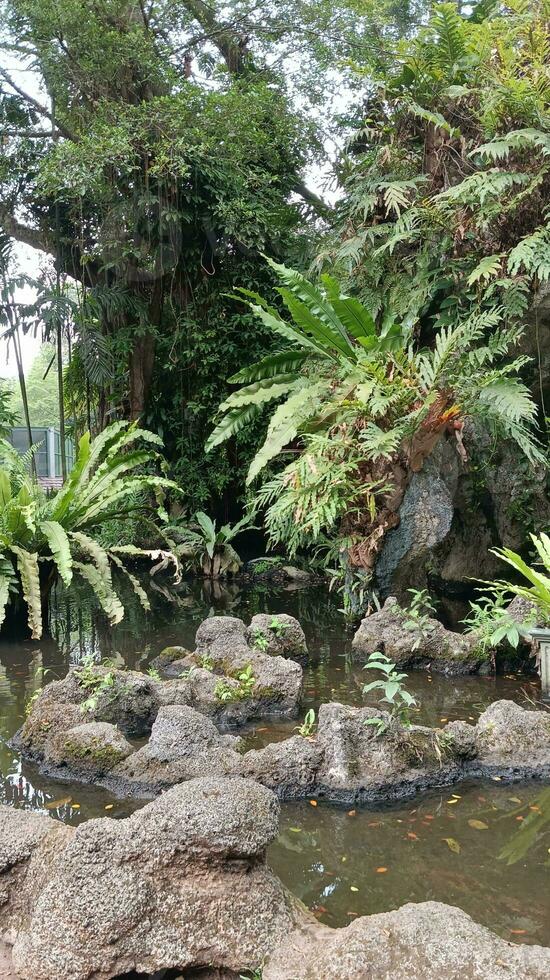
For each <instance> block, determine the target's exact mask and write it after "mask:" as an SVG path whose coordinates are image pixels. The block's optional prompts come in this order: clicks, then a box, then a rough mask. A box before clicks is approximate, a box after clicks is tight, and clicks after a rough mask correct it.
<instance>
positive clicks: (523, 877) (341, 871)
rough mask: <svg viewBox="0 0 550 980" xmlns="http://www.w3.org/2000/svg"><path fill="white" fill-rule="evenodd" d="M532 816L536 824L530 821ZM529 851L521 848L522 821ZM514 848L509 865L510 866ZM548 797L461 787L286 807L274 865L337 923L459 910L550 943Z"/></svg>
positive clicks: (524, 790)
mask: <svg viewBox="0 0 550 980" xmlns="http://www.w3.org/2000/svg"><path fill="white" fill-rule="evenodd" d="M533 818H534V820H533ZM530 820H533V823H532V826H533V827H534V826H535V823H536V821H539V823H538V825H537V829H536V830H533V833H532V835H530V840H529V844H528V846H527V847H526V848H525V849H524V850H521V849H518V847H517V844H518V841H519V840H520V839H521V838H522V835H523V834H524V830H523V824H525V825H526V826H527V825H528V823H529V821H530ZM512 842H513V847H514V848H515V850H514V857H515V860H514V862H513V864H509V865H507V864H506V854H509V853H510V850H511V844H512ZM549 848H550V790H548V789H546V790H543V791H541V789H540V787H538V788H537V787H536V786H534V785H533V784H532V783H530V784H529V785H527V786H525V785H518V784H515V785H513V786H499V785H498V782H490V783H488V784H483V785H481V784H478V783H470V784H462V785H460V786H459V787H457V792H456V793H454V792H453V793H450V792H449V791H448V790H446V791H442V792H431V793H429V794H426V795H422V797H421V798H419V799H418V800H417V801H415V802H414V803H411V802H408V803H407V804H406V806H397V807H391V808H390V807H386V808H381V809H377V810H365V809H360V808H356V809H353V810H350V811H348V812H346V811H342V810H337V809H336V808H331V807H328V806H323V807H321V806H311V805H310V804H309V803H301V804H292V805H288V806H285V807H284V809H283V813H282V817H281V833H280V835H279V838H278V840H277V841H276V843H275V844H273V845H272V846H271V848H270V850H269V854H268V859H269V862H270V864H271V866H272V867H273V869H274V870H275V871H276V872H277V874H278V875H280V877H281V878H282V879H283V881H284V883H285V884H286V885H288V886H289V887H290V888H292V890H293V892H294V893H295V894H297V895H298V897H299V898H301V899H302V901H303V902H305V904H306V905H308V906H309V907H310V908H312V909H313V910H314V912H315V914H316V915H317V917H318V918H319V919H321V920H322V921H323V922H326V923H327V924H329V925H331V926H342V925H346V924H347V923H348V922H350V921H351V920H352V919H353V918H354V917H355V916H357V915H367V914H371V913H373V912H387V911H390V910H391V909H395V908H398V907H399V906H400V905H403V904H405V903H406V902H425V901H438V902H446V903H448V904H451V905H458V906H459V907H460V908H462V909H464V911H466V912H468V913H469V914H470V915H471V916H472V917H473V918H474V919H475V920H476V921H477V922H481V923H482V924H484V925H487V926H489V927H490V928H492V929H493V930H495V931H496V932H498V933H499V934H500V935H501V936H503V937H504V938H505V939H509V940H512V941H514V942H528V943H540V944H542V945H547V944H548V943H549V941H550V873H549V870H550V854H549Z"/></svg>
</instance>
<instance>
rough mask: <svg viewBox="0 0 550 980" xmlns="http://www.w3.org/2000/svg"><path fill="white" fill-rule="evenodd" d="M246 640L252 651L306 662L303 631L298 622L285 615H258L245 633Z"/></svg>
mask: <svg viewBox="0 0 550 980" xmlns="http://www.w3.org/2000/svg"><path fill="white" fill-rule="evenodd" d="M246 638H247V641H248V645H249V646H250V647H251V649H252V650H259V651H260V652H261V653H268V654H270V656H275V657H288V658H289V659H290V660H298V661H303V660H307V655H308V654H307V643H306V638H305V635H304V631H303V629H302V627H301V626H300V624H299V622H298V620H297V619H294V616H287V615H286V613H281V614H280V615H278V616H268V615H267V614H266V613H260V614H259V615H257V616H254V617H253V618H252V621H251V623H250V626H249V627H248V630H247V631H246Z"/></svg>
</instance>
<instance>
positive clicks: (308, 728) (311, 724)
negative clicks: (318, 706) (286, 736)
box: [295, 708, 315, 738]
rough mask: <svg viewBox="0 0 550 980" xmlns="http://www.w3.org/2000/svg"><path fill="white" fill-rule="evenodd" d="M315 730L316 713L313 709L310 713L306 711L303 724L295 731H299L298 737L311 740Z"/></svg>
mask: <svg viewBox="0 0 550 980" xmlns="http://www.w3.org/2000/svg"><path fill="white" fill-rule="evenodd" d="M314 728H315V711H314V710H313V708H310V709H309V711H306V714H305V717H304V720H303V722H302V724H301V725H298V726H297V727H296V729H295V731H297V732H298V735H301V736H302V738H310V737H311V736H312V735H313V729H314Z"/></svg>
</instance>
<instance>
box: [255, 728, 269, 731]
mask: <svg viewBox="0 0 550 980" xmlns="http://www.w3.org/2000/svg"><path fill="white" fill-rule="evenodd" d="M256 731H257V732H267V731H268V729H267V728H257V729H256Z"/></svg>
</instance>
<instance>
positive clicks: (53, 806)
mask: <svg viewBox="0 0 550 980" xmlns="http://www.w3.org/2000/svg"><path fill="white" fill-rule="evenodd" d="M71 799H72V797H71V796H64V797H63V798H62V799H61V800H51V801H50V803H46V810H57V808H58V806H64V805H65V803H70V802H71Z"/></svg>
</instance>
